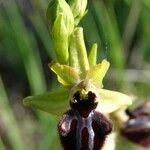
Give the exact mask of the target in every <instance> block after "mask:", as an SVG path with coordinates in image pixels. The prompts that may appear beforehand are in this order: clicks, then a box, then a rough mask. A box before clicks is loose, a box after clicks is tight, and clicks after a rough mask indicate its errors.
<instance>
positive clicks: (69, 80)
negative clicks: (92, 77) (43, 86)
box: [49, 63, 80, 88]
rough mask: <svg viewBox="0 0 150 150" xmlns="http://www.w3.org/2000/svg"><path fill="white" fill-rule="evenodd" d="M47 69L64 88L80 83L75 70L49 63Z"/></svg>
mask: <svg viewBox="0 0 150 150" xmlns="http://www.w3.org/2000/svg"><path fill="white" fill-rule="evenodd" d="M49 67H50V69H51V70H52V71H53V72H54V73H55V74H56V75H57V78H58V81H59V82H60V83H61V84H62V85H63V86H64V87H67V88H71V87H73V86H74V85H76V84H77V83H78V82H79V81H80V77H79V73H78V71H77V70H76V69H75V68H72V67H70V66H68V65H60V64H59V63H51V64H49Z"/></svg>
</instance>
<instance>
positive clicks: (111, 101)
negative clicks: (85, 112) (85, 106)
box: [97, 89, 132, 114]
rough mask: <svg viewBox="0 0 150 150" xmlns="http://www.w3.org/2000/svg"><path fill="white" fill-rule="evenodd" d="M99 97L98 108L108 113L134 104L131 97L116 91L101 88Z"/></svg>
mask: <svg viewBox="0 0 150 150" xmlns="http://www.w3.org/2000/svg"><path fill="white" fill-rule="evenodd" d="M99 97H100V98H99V99H98V102H99V104H98V107H97V110H98V111H100V112H102V113H106V114H108V113H112V112H114V111H116V110H119V109H121V108H123V107H127V106H129V105H131V104H132V99H131V97H129V96H127V95H125V94H122V93H119V92H116V91H110V90H106V89H99Z"/></svg>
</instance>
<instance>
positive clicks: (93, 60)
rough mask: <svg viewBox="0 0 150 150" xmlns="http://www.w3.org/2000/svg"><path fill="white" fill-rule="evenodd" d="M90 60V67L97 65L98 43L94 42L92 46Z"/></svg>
mask: <svg viewBox="0 0 150 150" xmlns="http://www.w3.org/2000/svg"><path fill="white" fill-rule="evenodd" d="M88 60H89V65H90V67H92V66H94V65H96V62H97V44H96V43H95V44H93V46H92V48H91V51H90V54H89V57H88Z"/></svg>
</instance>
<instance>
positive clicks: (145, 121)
mask: <svg viewBox="0 0 150 150" xmlns="http://www.w3.org/2000/svg"><path fill="white" fill-rule="evenodd" d="M126 113H127V114H128V115H129V120H128V121H127V122H125V123H124V125H123V126H122V128H121V134H122V135H123V136H124V137H125V138H127V139H128V140H130V141H132V142H134V143H136V144H138V145H141V146H143V147H146V148H150V103H144V104H143V105H140V106H139V107H137V108H135V109H134V110H133V111H129V110H127V111H126Z"/></svg>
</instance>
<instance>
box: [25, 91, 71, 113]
mask: <svg viewBox="0 0 150 150" xmlns="http://www.w3.org/2000/svg"><path fill="white" fill-rule="evenodd" d="M68 99H69V93H68V91H67V90H62V91H57V92H47V93H44V94H41V95H36V96H28V97H26V98H24V99H23V104H24V106H27V107H31V108H33V109H38V110H42V111H45V112H48V113H51V114H54V115H61V114H62V113H64V112H65V111H66V110H67V109H68V108H69V105H68V104H69V102H68Z"/></svg>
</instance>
